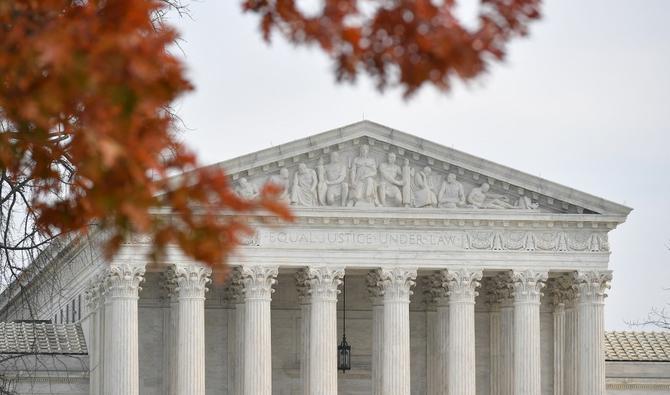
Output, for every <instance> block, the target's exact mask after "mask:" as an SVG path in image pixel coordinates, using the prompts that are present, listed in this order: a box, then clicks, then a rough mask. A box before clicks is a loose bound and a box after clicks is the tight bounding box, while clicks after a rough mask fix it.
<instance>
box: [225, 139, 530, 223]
mask: <svg viewBox="0 0 670 395" xmlns="http://www.w3.org/2000/svg"><path fill="white" fill-rule="evenodd" d="M346 154H348V160H347V158H346V157H345V155H346ZM326 158H327V161H326ZM311 159H312V160H311V161H309V160H306V161H299V162H297V166H293V168H291V169H289V167H285V166H284V167H280V168H279V170H278V173H275V174H271V175H269V176H267V177H265V178H264V179H259V180H257V181H259V182H272V183H274V184H276V185H278V186H279V187H281V189H282V191H283V192H282V194H281V199H282V200H283V201H285V202H287V203H290V204H291V205H292V206H300V207H328V206H330V207H413V208H444V209H470V210H473V209H475V210H478V209H495V210H506V209H516V210H536V209H539V208H540V206H539V204H538V203H536V202H534V201H533V200H532V199H531V198H530V197H529V196H518V197H513V196H509V195H507V194H503V193H498V192H494V191H493V190H492V187H491V185H490V184H489V183H488V182H479V183H469V184H464V182H462V181H461V180H459V177H458V175H457V174H456V173H454V172H444V171H441V169H439V170H438V169H434V168H433V167H432V166H430V165H426V164H422V163H416V162H415V163H412V161H411V160H410V159H408V158H406V157H401V158H400V160H399V159H398V155H397V154H396V153H395V152H393V151H390V152H378V151H377V152H372V151H371V149H370V146H369V145H367V144H362V145H360V146H359V147H358V149H353V150H349V152H339V151H331V152H329V153H328V154H324V155H319V157H318V158H314V157H312V158H311ZM309 162H312V163H309ZM314 162H315V163H314ZM291 172H292V173H293V176H292V177H291ZM256 185H257V184H254V183H253V182H252V180H249V179H247V178H246V177H241V178H239V179H238V180H237V184H236V191H237V193H238V194H239V195H240V196H242V197H244V198H249V199H251V198H254V197H256V196H258V187H257V186H256Z"/></svg>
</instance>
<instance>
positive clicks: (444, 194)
mask: <svg viewBox="0 0 670 395" xmlns="http://www.w3.org/2000/svg"><path fill="white" fill-rule="evenodd" d="M437 204H438V207H445V208H456V207H464V206H465V191H464V190H463V184H461V183H460V182H458V181H456V174H454V173H449V174H447V178H446V179H445V180H444V181H443V182H442V186H441V187H440V192H439V193H438V194H437Z"/></svg>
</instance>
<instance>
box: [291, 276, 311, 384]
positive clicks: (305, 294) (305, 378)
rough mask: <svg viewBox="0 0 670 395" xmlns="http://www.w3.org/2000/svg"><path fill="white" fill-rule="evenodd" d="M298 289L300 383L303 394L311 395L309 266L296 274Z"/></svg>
mask: <svg viewBox="0 0 670 395" xmlns="http://www.w3.org/2000/svg"><path fill="white" fill-rule="evenodd" d="M295 282H296V288H297V290H298V304H299V305H300V340H301V341H302V347H301V349H300V385H301V387H302V391H301V392H302V394H303V395H310V387H309V386H310V384H309V364H310V359H309V355H310V346H309V345H310V327H311V325H312V316H311V312H312V299H311V297H310V294H309V272H308V270H307V268H304V269H300V270H298V272H297V273H296V275H295Z"/></svg>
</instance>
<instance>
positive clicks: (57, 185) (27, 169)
mask: <svg viewBox="0 0 670 395" xmlns="http://www.w3.org/2000/svg"><path fill="white" fill-rule="evenodd" d="M159 7H160V4H159V3H158V2H155V1H148V0H145V1H141V0H88V1H72V0H39V1H34V0H12V1H1V2H0V117H1V118H3V119H4V120H5V121H6V123H7V124H8V125H9V126H8V128H7V130H4V131H2V132H1V133H0V167H1V168H4V169H6V170H7V171H8V173H9V174H14V175H17V174H21V175H24V176H28V177H30V178H32V179H33V180H34V181H35V183H36V184H37V185H38V186H39V189H38V193H37V194H36V195H35V196H34V201H33V202H31V205H32V207H33V209H34V210H36V211H37V213H38V216H39V221H40V225H41V226H42V227H43V228H44V229H46V230H48V231H51V232H56V231H57V232H67V231H73V230H77V231H85V229H86V228H87V227H88V226H89V225H90V224H91V223H96V224H97V225H99V226H100V227H101V228H102V229H103V230H105V231H106V232H108V234H110V235H111V238H110V241H109V242H108V244H107V252H108V253H109V254H110V255H111V254H113V253H114V252H115V251H117V250H118V248H119V246H120V245H121V243H123V241H124V240H126V239H127V238H128V237H129V235H131V234H133V233H143V234H147V235H149V236H151V237H152V238H153V240H154V248H153V250H152V253H153V254H154V255H158V254H160V253H162V252H163V251H164V248H165V246H166V245H168V244H171V243H175V244H177V245H179V247H180V248H181V249H182V250H183V251H184V252H185V253H186V254H187V255H188V256H190V257H193V258H195V259H196V260H198V261H201V262H204V263H206V264H209V265H218V264H222V263H223V262H224V261H225V258H226V255H227V254H228V253H229V252H230V251H231V249H232V248H234V246H235V245H236V244H237V243H238V241H239V238H240V237H241V235H242V234H243V233H245V232H248V230H249V229H248V228H247V225H245V224H244V223H243V222H241V221H240V219H239V217H237V216H235V215H232V216H231V215H225V216H224V215H222V213H224V212H226V213H228V214H238V213H252V212H256V211H258V210H267V211H269V212H271V213H273V214H276V215H279V216H280V217H282V218H284V219H290V218H291V214H290V212H289V210H288V208H287V207H286V206H284V205H282V204H279V203H277V199H276V197H277V194H278V193H279V191H277V190H276V188H273V187H266V188H265V189H264V191H263V193H262V194H261V195H260V197H259V198H258V199H254V200H253V201H247V200H244V199H241V198H239V197H238V196H237V195H235V194H234V193H233V191H232V189H231V187H230V184H229V180H228V178H227V176H226V175H225V174H224V172H223V171H222V170H220V169H217V168H214V167H208V168H202V169H197V167H198V164H197V162H196V158H195V156H194V155H193V153H191V152H190V151H189V150H188V149H187V148H186V147H185V146H184V145H183V144H182V143H181V142H179V141H178V140H177V139H176V136H175V134H174V133H173V118H172V117H171V116H170V114H169V113H168V112H167V111H166V110H165V109H166V108H168V106H169V104H170V103H171V102H172V101H173V100H174V99H175V98H176V97H178V96H179V95H181V94H183V93H185V92H187V91H189V90H191V89H192V87H191V85H190V84H189V82H188V81H187V80H186V79H185V77H184V70H183V66H182V65H181V64H180V62H179V61H178V60H177V59H176V58H175V57H174V56H172V55H171V54H169V53H168V52H167V51H166V48H167V47H168V46H169V45H170V44H171V43H172V42H173V40H174V39H175V32H174V31H173V30H171V29H169V28H167V27H161V28H158V29H157V28H156V27H155V26H154V25H152V22H151V15H152V13H153V12H155V11H156V10H157V9H159ZM62 166H70V167H71V168H73V169H75V172H74V177H73V178H72V179H71V180H69V182H65V180H63V179H62V178H61V176H62V172H61V171H60V170H59V169H62ZM182 172H186V176H184V177H180V178H177V179H174V178H173V179H169V177H168V176H170V175H172V174H176V173H182ZM158 207H162V208H165V209H167V210H168V211H169V212H170V215H169V216H160V215H152V213H151V210H152V209H155V208H158Z"/></svg>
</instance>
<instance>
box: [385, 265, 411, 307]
mask: <svg viewBox="0 0 670 395" xmlns="http://www.w3.org/2000/svg"><path fill="white" fill-rule="evenodd" d="M379 278H380V280H381V287H382V292H383V294H384V299H385V300H397V301H407V302H409V297H410V296H412V294H413V292H412V287H414V285H415V284H416V283H415V281H414V280H416V269H410V268H402V267H394V268H390V269H379Z"/></svg>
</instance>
